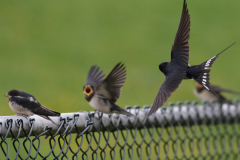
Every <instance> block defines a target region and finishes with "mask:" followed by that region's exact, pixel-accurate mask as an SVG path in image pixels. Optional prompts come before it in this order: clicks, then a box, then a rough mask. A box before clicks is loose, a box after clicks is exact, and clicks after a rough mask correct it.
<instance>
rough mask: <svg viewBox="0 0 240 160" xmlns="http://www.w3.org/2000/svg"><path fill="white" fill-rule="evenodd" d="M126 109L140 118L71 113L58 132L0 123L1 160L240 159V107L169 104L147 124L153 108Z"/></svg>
mask: <svg viewBox="0 0 240 160" xmlns="http://www.w3.org/2000/svg"><path fill="white" fill-rule="evenodd" d="M126 108H127V109H128V110H129V111H131V112H132V113H133V114H135V115H136V117H132V118H129V117H127V116H124V115H117V114H113V115H106V114H101V113H95V114H94V113H87V112H84V113H68V114H67V113H66V114H61V118H60V119H59V121H58V123H59V126H54V125H53V124H51V123H49V122H48V121H46V120H44V119H42V118H40V117H37V116H34V117H32V118H29V119H28V120H27V119H25V118H23V117H19V116H8V117H0V134H1V135H0V136H1V139H0V159H84V160H85V159H101V160H102V159H115V160H118V159H134V160H135V159H143V160H145V159H211V160H212V159H217V160H219V159H224V160H225V159H240V158H239V157H240V156H239V153H240V130H239V128H240V125H239V124H240V123H239V115H240V105H239V103H238V101H235V102H234V104H233V105H227V104H224V105H220V104H217V103H215V102H213V103H203V104H202V105H198V104H197V103H196V102H193V103H190V102H186V103H185V105H183V104H182V103H177V106H174V104H170V106H169V107H162V108H160V109H159V110H158V111H157V112H156V114H154V115H152V116H151V117H150V118H149V119H148V120H146V121H145V122H141V121H142V119H143V118H144V115H145V114H146V113H147V111H148V108H149V107H147V106H145V107H144V108H143V109H141V108H140V107H139V106H134V108H132V109H131V107H126ZM39 121H41V123H40V122H39ZM136 126H137V127H136Z"/></svg>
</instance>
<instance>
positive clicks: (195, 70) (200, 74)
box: [187, 42, 236, 102]
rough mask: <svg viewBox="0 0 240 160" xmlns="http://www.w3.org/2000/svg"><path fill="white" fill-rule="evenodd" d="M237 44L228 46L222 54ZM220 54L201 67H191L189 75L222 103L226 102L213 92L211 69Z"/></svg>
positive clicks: (188, 70) (188, 71)
mask: <svg viewBox="0 0 240 160" xmlns="http://www.w3.org/2000/svg"><path fill="white" fill-rule="evenodd" d="M235 43H236V42H234V43H233V44H231V45H230V46H228V47H227V48H226V49H224V50H223V51H222V52H224V51H226V50H227V49H228V48H230V47H231V46H232V45H234V44H235ZM222 52H220V53H218V54H217V55H216V56H214V57H212V58H210V59H209V60H207V61H205V62H203V63H201V64H200V65H196V66H191V67H189V68H188V69H187V74H189V75H191V76H190V77H191V78H193V79H194V80H195V81H197V82H198V83H200V84H201V85H202V86H203V87H204V88H206V89H207V90H209V91H210V92H211V93H212V94H214V95H215V96H216V97H217V98H218V99H219V100H220V101H222V102H223V101H224V100H223V99H222V98H221V97H219V96H218V95H216V94H215V93H214V92H213V91H211V87H210V74H209V73H210V71H211V70H210V69H209V68H210V67H212V65H213V63H214V61H215V60H216V59H217V57H218V56H219V55H220V54H221V53H222Z"/></svg>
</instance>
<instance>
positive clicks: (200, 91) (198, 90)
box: [193, 82, 240, 104]
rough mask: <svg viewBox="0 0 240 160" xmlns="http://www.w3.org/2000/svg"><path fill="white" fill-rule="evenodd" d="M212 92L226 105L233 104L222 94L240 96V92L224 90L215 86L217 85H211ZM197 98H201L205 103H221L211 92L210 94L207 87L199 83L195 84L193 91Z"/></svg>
mask: <svg viewBox="0 0 240 160" xmlns="http://www.w3.org/2000/svg"><path fill="white" fill-rule="evenodd" d="M209 87H210V89H211V91H212V92H213V93H214V94H215V95H217V96H218V97H220V98H221V99H222V102H224V103H228V104H232V102H231V101H230V100H228V99H227V98H226V97H224V96H223V95H222V94H221V92H226V93H231V94H240V92H235V91H231V90H228V89H224V88H221V87H219V86H215V85H209ZM193 92H194V94H195V96H196V97H197V98H199V99H200V100H203V101H208V102H210V101H219V99H218V98H217V97H216V96H215V95H214V94H212V93H211V92H209V90H207V89H206V88H205V87H203V85H201V84H199V83H198V82H196V83H195V88H194V90H193Z"/></svg>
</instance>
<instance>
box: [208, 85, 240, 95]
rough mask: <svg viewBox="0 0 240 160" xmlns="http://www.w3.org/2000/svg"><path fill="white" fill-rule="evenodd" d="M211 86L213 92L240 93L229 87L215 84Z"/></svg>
mask: <svg viewBox="0 0 240 160" xmlns="http://www.w3.org/2000/svg"><path fill="white" fill-rule="evenodd" d="M210 88H211V90H212V91H213V92H227V93H232V94H240V92H236V91H232V90H229V89H224V88H221V87H219V86H215V85H210Z"/></svg>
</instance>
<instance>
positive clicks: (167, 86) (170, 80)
mask: <svg viewBox="0 0 240 160" xmlns="http://www.w3.org/2000/svg"><path fill="white" fill-rule="evenodd" d="M185 76H186V72H185V71H182V72H178V73H176V72H174V73H172V74H169V75H168V76H167V77H166V79H165V81H164V82H163V84H162V86H161V87H160V89H159V91H158V94H157V96H156V98H155V100H154V102H153V105H152V107H151V109H150V111H149V112H148V114H147V116H146V118H147V117H149V116H150V115H151V114H153V113H154V112H156V111H157V110H158V108H160V107H161V106H162V105H163V103H164V102H166V101H167V99H168V98H169V97H170V96H171V94H172V92H174V91H175V90H176V89H177V88H178V86H179V84H180V83H181V82H182V80H183V78H184V77H185Z"/></svg>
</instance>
